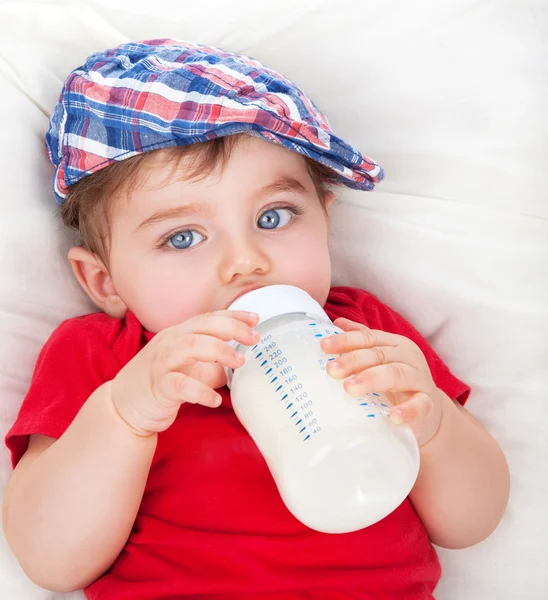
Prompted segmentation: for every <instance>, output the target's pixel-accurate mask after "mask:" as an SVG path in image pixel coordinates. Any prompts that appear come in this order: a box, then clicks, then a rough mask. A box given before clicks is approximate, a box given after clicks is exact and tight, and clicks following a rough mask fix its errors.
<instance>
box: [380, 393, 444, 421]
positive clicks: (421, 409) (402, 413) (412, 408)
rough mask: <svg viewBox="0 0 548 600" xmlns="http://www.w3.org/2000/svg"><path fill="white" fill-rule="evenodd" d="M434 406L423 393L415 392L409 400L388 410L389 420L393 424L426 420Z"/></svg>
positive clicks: (430, 399)
mask: <svg viewBox="0 0 548 600" xmlns="http://www.w3.org/2000/svg"><path fill="white" fill-rule="evenodd" d="M433 406H434V402H433V401H432V398H430V396H429V395H428V394H426V393H425V392H417V393H416V394H413V395H412V396H411V398H410V399H409V400H407V401H405V402H403V403H402V404H398V406H393V407H392V408H391V409H390V418H391V419H392V421H393V422H394V423H397V424H401V423H407V424H412V423H414V422H417V421H420V420H422V419H424V418H426V417H427V416H428V415H429V414H430V413H431V412H432V408H433Z"/></svg>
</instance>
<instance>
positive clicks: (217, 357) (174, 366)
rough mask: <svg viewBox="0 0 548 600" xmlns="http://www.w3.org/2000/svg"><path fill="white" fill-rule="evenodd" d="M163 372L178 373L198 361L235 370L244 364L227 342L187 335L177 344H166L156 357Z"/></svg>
mask: <svg viewBox="0 0 548 600" xmlns="http://www.w3.org/2000/svg"><path fill="white" fill-rule="evenodd" d="M157 360H158V361H159V362H161V363H162V365H163V369H164V370H171V371H180V370H184V369H185V368H188V367H189V366H191V365H193V364H195V363H196V362H198V361H203V362H210V363H214V362H218V363H220V364H221V365H224V366H225V367H229V368H231V369H237V368H238V367H241V366H242V365H243V364H244V362H245V359H244V356H243V354H241V353H240V352H237V351H236V350H235V349H234V348H232V347H231V346H230V345H229V344H227V342H224V341H222V340H220V339H219V338H217V337H214V336H211V335H202V334H198V333H189V334H185V335H182V336H180V337H179V338H178V339H177V343H166V344H165V345H164V348H163V349H162V352H159V353H158V355H157Z"/></svg>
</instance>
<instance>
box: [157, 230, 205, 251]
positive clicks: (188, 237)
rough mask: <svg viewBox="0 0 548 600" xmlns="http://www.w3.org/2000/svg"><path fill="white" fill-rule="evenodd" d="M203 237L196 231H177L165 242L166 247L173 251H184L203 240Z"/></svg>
mask: <svg viewBox="0 0 548 600" xmlns="http://www.w3.org/2000/svg"><path fill="white" fill-rule="evenodd" d="M204 239H205V237H204V236H203V235H202V234H201V233H198V232H197V231H192V230H187V231H178V232H177V233H176V234H175V235H172V236H171V237H170V238H168V239H167V240H166V246H168V247H169V248H175V250H186V249H187V248H191V247H192V246H195V245H196V244H198V243H200V242H201V241H202V240H204Z"/></svg>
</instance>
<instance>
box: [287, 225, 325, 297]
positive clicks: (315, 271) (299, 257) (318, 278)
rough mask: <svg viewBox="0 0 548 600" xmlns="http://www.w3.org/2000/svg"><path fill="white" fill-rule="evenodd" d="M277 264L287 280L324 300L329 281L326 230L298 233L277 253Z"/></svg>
mask: <svg viewBox="0 0 548 600" xmlns="http://www.w3.org/2000/svg"><path fill="white" fill-rule="evenodd" d="M277 262H278V266H279V268H280V270H281V271H282V273H281V274H282V275H283V277H284V279H287V283H291V284H293V285H296V286H298V287H301V288H303V289H305V290H306V291H308V292H309V293H310V294H311V295H312V296H313V297H314V298H315V299H316V300H317V301H318V302H320V303H323V302H324V301H325V298H326V297H327V293H328V291H329V287H330V283H331V261H330V258H329V249H328V245H327V234H325V235H322V234H321V233H320V234H319V235H318V233H315V235H313V236H299V237H298V238H297V239H295V240H294V241H293V243H291V244H289V245H288V246H287V247H286V248H284V250H283V251H282V252H280V253H279V254H278V261H277Z"/></svg>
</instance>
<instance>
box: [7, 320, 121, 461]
mask: <svg viewBox="0 0 548 600" xmlns="http://www.w3.org/2000/svg"><path fill="white" fill-rule="evenodd" d="M110 329H112V327H111V328H110ZM107 334H108V335H107ZM111 334H112V332H111V331H110V330H109V331H108V332H106V331H103V330H102V329H101V328H98V327H97V326H96V325H95V324H94V323H93V319H90V318H86V317H78V318H75V319H69V320H68V321H65V322H63V323H61V325H60V326H59V327H58V328H57V329H56V330H55V331H54V332H53V333H52V335H51V337H50V338H49V340H48V341H47V342H46V344H45V346H44V347H43V348H42V350H41V352H40V354H39V356H38V360H37V362H36V365H35V368H34V373H33V376H32V381H31V385H30V388H29V391H28V393H27V395H26V397H25V399H24V401H23V404H22V406H21V409H20V411H19V414H18V416H17V419H16V421H15V423H14V424H13V426H12V428H11V429H10V431H9V432H8V434H7V436H6V446H7V447H8V449H9V450H10V452H11V459H12V464H13V466H14V467H15V465H16V464H17V463H18V462H19V460H20V459H21V457H22V456H23V454H24V453H25V451H26V449H27V446H28V438H29V435H31V434H42V435H47V436H50V437H54V438H59V437H61V435H62V434H63V433H64V431H65V430H66V429H67V428H68V426H69V425H70V424H71V423H72V421H73V420H74V418H75V417H76V415H77V414H78V412H79V410H80V409H81V408H82V406H83V404H84V403H85V401H86V400H87V399H88V398H89V396H90V395H91V394H92V393H93V392H94V391H95V390H96V389H97V388H98V387H99V386H100V385H102V384H103V383H104V382H106V381H110V380H111V379H113V378H114V376H115V375H116V373H117V372H118V371H119V369H120V364H119V359H118V357H117V355H116V354H115V353H114V351H113V349H112V344H111V341H110V340H111V338H112V335H111Z"/></svg>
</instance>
